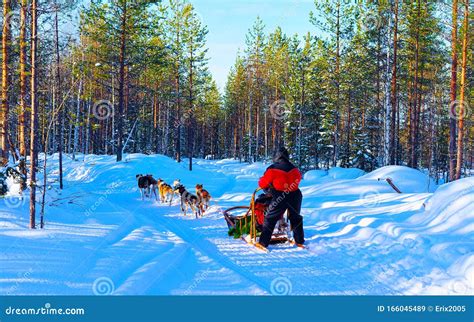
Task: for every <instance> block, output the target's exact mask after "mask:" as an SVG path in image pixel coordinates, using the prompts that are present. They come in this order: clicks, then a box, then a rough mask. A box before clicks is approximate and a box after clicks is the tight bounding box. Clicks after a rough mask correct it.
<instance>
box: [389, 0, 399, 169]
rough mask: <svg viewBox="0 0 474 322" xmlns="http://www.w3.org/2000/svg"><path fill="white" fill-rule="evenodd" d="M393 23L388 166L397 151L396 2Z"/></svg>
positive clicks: (393, 162)
mask: <svg viewBox="0 0 474 322" xmlns="http://www.w3.org/2000/svg"><path fill="white" fill-rule="evenodd" d="M394 15H395V21H394V23H393V66H392V82H391V96H390V105H391V106H392V108H391V115H390V150H389V153H390V164H392V165H393V164H395V156H396V153H397V152H396V151H397V146H396V139H395V137H396V133H395V122H396V115H397V95H398V94H397V51H398V0H395V4H394Z"/></svg>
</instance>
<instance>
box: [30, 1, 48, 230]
mask: <svg viewBox="0 0 474 322" xmlns="http://www.w3.org/2000/svg"><path fill="white" fill-rule="evenodd" d="M36 1H37V0H32V3H31V127H30V129H31V130H30V163H31V164H30V228H32V229H35V228H36V223H35V215H36V165H37V163H38V150H37V134H36V132H37V129H38V117H37V114H38V110H37V109H38V104H37V97H36V88H37V84H36V81H37V75H36V73H37V71H36V64H37V61H36V57H37V50H38V48H37V45H38V36H37V32H38V31H37V28H38V17H37V2H36ZM44 171H46V169H44ZM44 189H46V187H44Z"/></svg>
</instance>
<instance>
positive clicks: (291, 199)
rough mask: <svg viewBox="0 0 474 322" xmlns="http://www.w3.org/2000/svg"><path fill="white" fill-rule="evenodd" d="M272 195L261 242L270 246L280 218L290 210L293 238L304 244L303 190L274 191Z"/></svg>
mask: <svg viewBox="0 0 474 322" xmlns="http://www.w3.org/2000/svg"><path fill="white" fill-rule="evenodd" d="M272 195H273V198H272V202H271V203H270V206H269V207H268V212H267V214H266V215H265V220H264V221H263V228H262V233H261V235H260V239H259V243H260V244H262V245H263V246H265V247H267V246H268V244H269V243H270V240H271V238H272V234H273V230H274V229H275V226H276V224H277V222H278V220H280V219H281V217H282V216H283V214H284V212H285V210H288V215H289V219H290V224H291V230H292V231H293V238H294V239H295V242H296V243H297V244H303V243H304V231H303V217H302V216H301V215H300V211H301V201H302V200H303V195H302V194H301V191H300V190H299V189H298V190H296V191H293V192H288V193H287V192H282V191H273V192H272Z"/></svg>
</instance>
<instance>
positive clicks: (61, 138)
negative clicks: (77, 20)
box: [54, 3, 64, 189]
mask: <svg viewBox="0 0 474 322" xmlns="http://www.w3.org/2000/svg"><path fill="white" fill-rule="evenodd" d="M55 5H56V8H55V9H56V13H55V15H54V29H55V30H54V31H55V32H54V34H55V35H54V37H55V42H56V44H55V45H56V46H55V47H56V101H57V102H59V104H60V105H61V104H62V96H61V65H60V64H61V60H60V57H59V22H58V10H59V5H58V4H57V3H56V4H55ZM57 124H58V139H57V141H58V153H59V189H62V188H63V143H64V142H63V141H64V113H63V108H62V107H60V109H59V111H58V120H57Z"/></svg>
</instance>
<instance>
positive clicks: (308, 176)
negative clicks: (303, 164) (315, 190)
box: [303, 170, 328, 181]
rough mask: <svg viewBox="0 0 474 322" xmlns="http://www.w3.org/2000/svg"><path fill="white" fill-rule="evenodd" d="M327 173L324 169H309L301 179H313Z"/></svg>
mask: <svg viewBox="0 0 474 322" xmlns="http://www.w3.org/2000/svg"><path fill="white" fill-rule="evenodd" d="M327 175H328V172H327V171H326V170H309V171H307V172H306V173H305V174H304V176H303V179H304V180H306V181H315V180H317V179H319V178H321V177H324V176H327Z"/></svg>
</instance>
